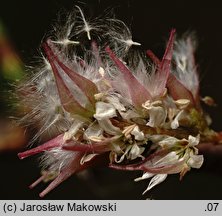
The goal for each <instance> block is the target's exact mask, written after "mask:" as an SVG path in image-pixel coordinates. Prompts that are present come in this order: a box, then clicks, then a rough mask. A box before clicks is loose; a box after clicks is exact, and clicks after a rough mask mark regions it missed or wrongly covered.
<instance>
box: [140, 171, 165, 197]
mask: <svg viewBox="0 0 222 216" xmlns="http://www.w3.org/2000/svg"><path fill="white" fill-rule="evenodd" d="M166 177H167V174H157V175H155V176H154V177H153V178H152V179H151V180H150V183H149V185H148V187H147V189H146V190H145V191H144V192H143V194H145V193H146V192H147V191H149V190H150V189H151V188H153V187H154V186H156V185H158V184H160V183H161V182H163V181H164V180H165V179H166Z"/></svg>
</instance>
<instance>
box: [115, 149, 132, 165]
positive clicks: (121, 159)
mask: <svg viewBox="0 0 222 216" xmlns="http://www.w3.org/2000/svg"><path fill="white" fill-rule="evenodd" d="M131 147H132V146H128V147H127V148H126V150H125V152H124V154H123V155H122V156H121V157H120V159H119V160H117V158H115V162H116V163H121V162H122V161H123V160H124V158H125V156H126V155H127V153H128V152H129V150H130V149H131Z"/></svg>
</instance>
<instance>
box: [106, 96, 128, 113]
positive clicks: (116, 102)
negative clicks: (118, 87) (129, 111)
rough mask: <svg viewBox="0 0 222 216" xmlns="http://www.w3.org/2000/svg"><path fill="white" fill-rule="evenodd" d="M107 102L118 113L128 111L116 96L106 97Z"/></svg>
mask: <svg viewBox="0 0 222 216" xmlns="http://www.w3.org/2000/svg"><path fill="white" fill-rule="evenodd" d="M106 100H107V101H108V102H109V103H110V104H112V105H113V106H114V107H115V108H116V109H117V110H118V111H126V108H125V107H124V106H123V104H121V103H120V101H119V98H118V97H115V96H112V97H111V96H108V97H106Z"/></svg>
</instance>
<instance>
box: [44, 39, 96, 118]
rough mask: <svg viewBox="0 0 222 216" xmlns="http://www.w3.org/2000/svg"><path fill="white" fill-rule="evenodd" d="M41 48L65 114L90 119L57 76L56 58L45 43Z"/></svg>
mask: <svg viewBox="0 0 222 216" xmlns="http://www.w3.org/2000/svg"><path fill="white" fill-rule="evenodd" d="M43 48H44V50H45V53H46V55H47V58H48V60H49V63H50V65H51V67H52V71H53V73H54V76H55V79H56V84H57V88H58V92H59V96H60V100H61V103H62V106H63V107H64V109H65V110H66V111H67V112H69V113H71V114H74V115H75V114H76V115H80V116H85V117H90V116H91V115H92V114H91V113H90V112H89V111H88V110H87V109H85V108H84V107H82V106H81V105H80V104H79V102H78V101H77V100H76V99H75V98H74V97H73V95H72V93H71V92H70V90H69V89H68V87H67V86H66V84H65V82H64V81H63V79H62V77H61V75H60V74H59V71H58V65H59V62H58V60H57V57H56V56H55V55H54V54H53V52H52V50H51V48H50V47H49V45H48V44H47V43H44V44H43ZM59 66H60V65H59ZM60 67H61V66H60ZM63 68H64V67H63ZM63 70H64V69H63Z"/></svg>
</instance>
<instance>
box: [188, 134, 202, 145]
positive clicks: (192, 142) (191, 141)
mask: <svg viewBox="0 0 222 216" xmlns="http://www.w3.org/2000/svg"><path fill="white" fill-rule="evenodd" d="M188 141H189V146H192V147H193V146H196V145H198V144H199V142H200V134H198V135H197V136H196V137H193V136H191V135H189V137H188Z"/></svg>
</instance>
